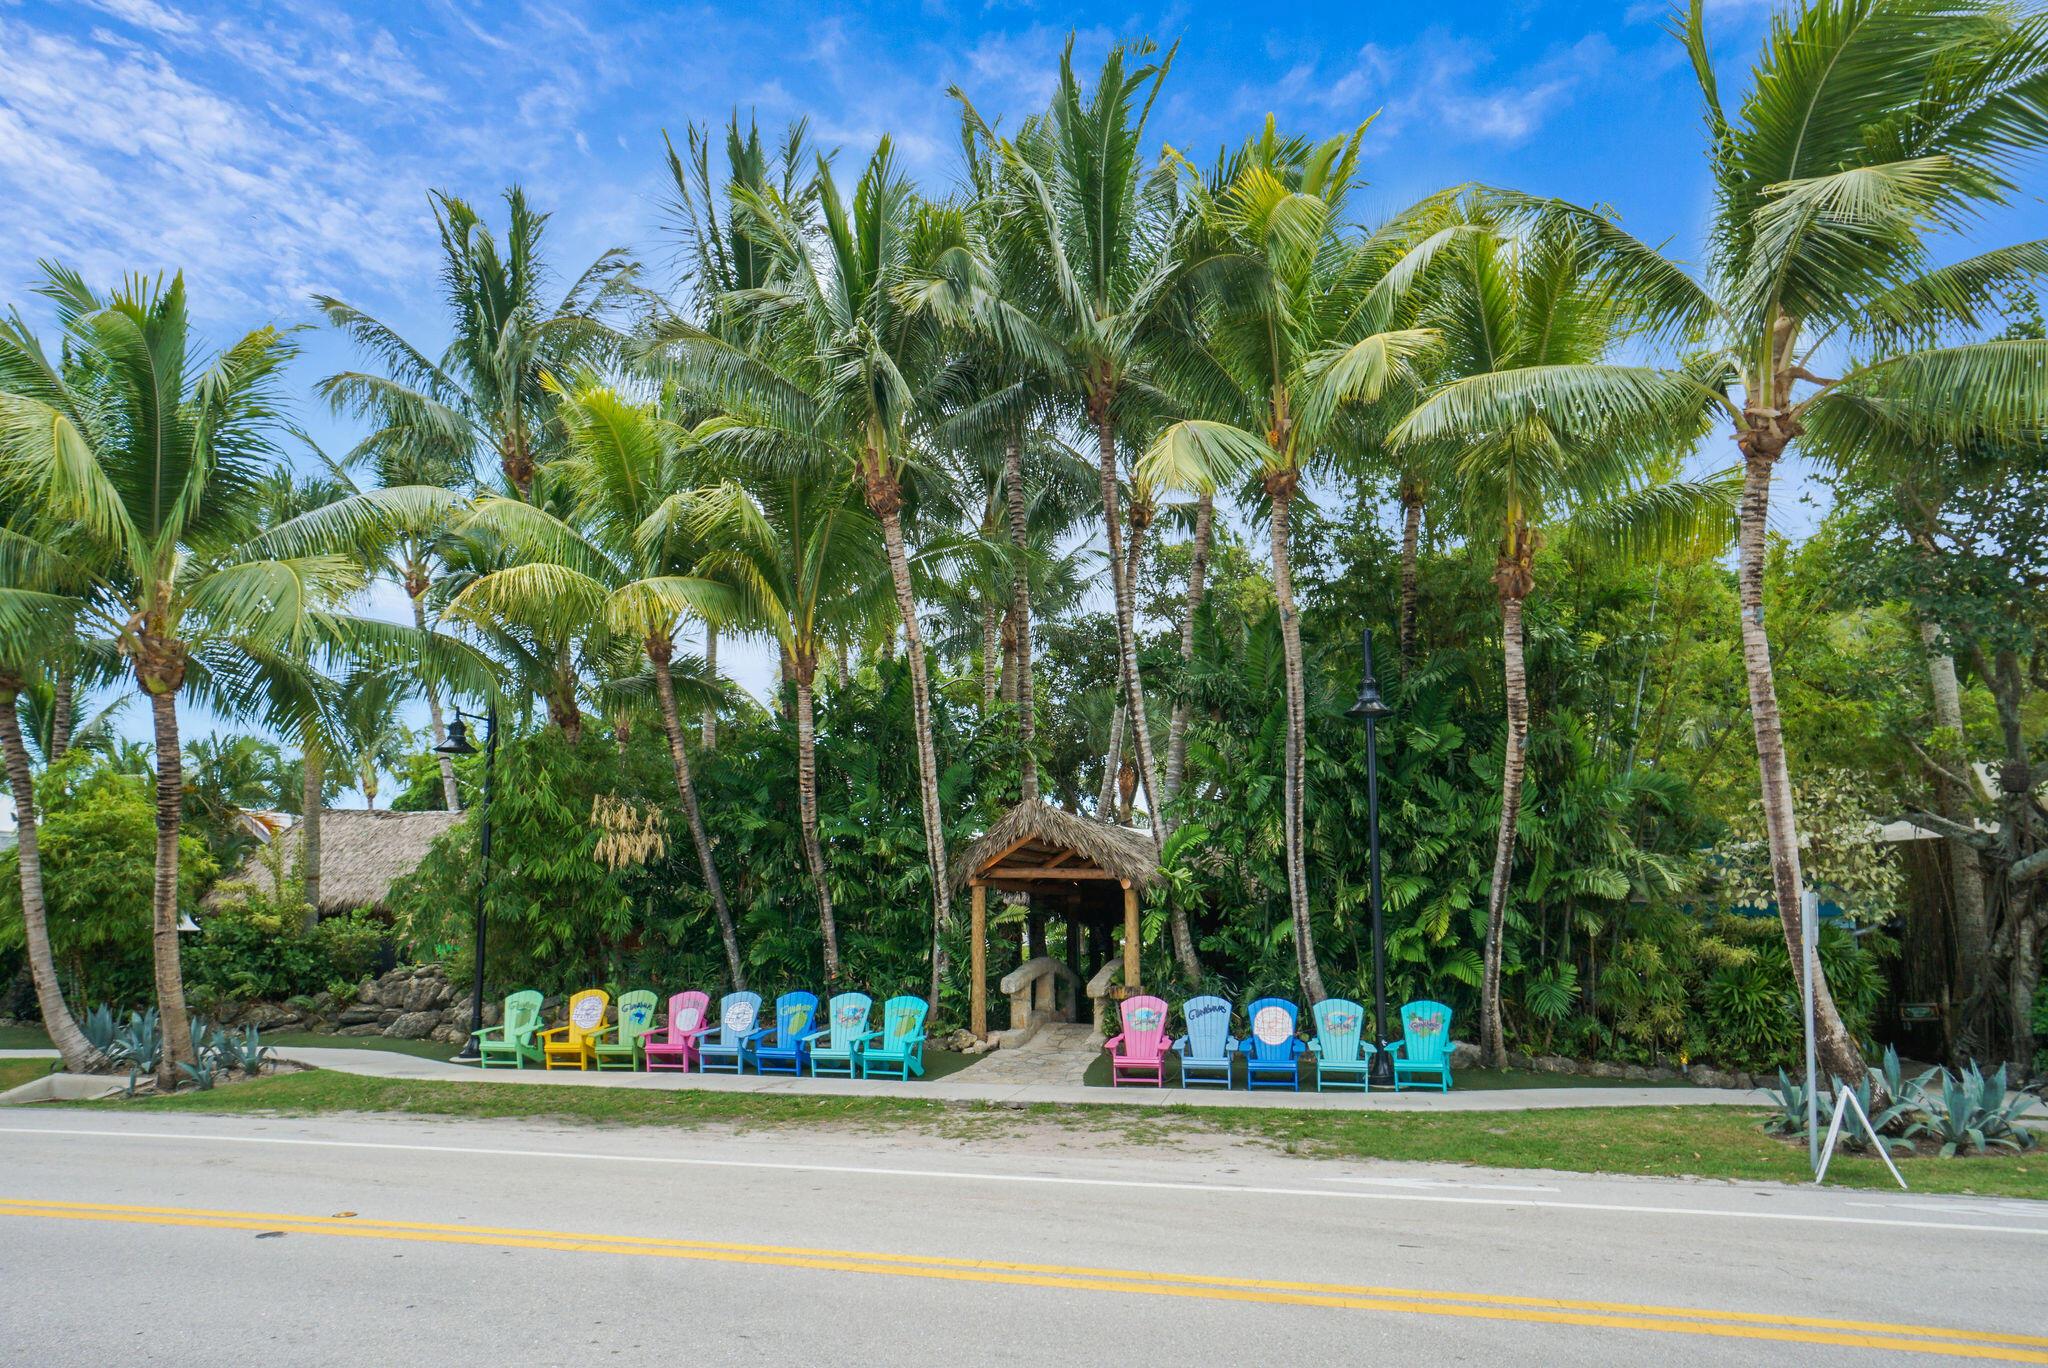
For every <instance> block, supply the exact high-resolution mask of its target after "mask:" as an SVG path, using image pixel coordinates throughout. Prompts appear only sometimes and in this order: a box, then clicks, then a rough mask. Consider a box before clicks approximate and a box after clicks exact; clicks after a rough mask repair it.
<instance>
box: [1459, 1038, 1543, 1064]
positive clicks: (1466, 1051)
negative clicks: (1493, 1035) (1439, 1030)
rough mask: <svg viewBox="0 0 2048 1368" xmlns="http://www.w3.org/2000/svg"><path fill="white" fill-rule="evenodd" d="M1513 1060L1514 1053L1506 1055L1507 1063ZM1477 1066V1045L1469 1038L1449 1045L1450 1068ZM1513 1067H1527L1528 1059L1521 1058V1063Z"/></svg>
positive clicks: (1512, 1062)
mask: <svg viewBox="0 0 2048 1368" xmlns="http://www.w3.org/2000/svg"><path fill="white" fill-rule="evenodd" d="M1514 1062H1515V1056H1514V1055H1512V1054H1511V1055H1509V1056H1508V1063H1510V1064H1514ZM1478 1067H1479V1047H1478V1046H1477V1045H1474V1044H1473V1043H1472V1042H1470V1041H1469V1040H1460V1041H1457V1042H1455V1043H1453V1044H1452V1046H1451V1068H1452V1069H1453V1070H1456V1069H1476V1068H1478ZM1515 1067H1517V1068H1527V1067H1528V1060H1527V1059H1526V1058H1525V1059H1523V1061H1522V1063H1521V1064H1518V1065H1515Z"/></svg>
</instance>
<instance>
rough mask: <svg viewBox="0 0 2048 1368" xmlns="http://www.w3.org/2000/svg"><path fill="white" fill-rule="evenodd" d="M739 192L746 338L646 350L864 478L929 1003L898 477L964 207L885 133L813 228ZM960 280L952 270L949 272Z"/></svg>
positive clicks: (937, 360)
mask: <svg viewBox="0 0 2048 1368" xmlns="http://www.w3.org/2000/svg"><path fill="white" fill-rule="evenodd" d="M734 195H735V198H736V201H737V203H738V205H739V206H740V210H741V215H742V224H741V227H742V230H743V231H744V233H745V234H746V236H747V237H748V238H749V239H750V240H751V241H752V242H753V243H754V244H755V245H757V246H758V247H760V248H761V250H763V251H764V252H765V253H766V254H767V255H768V257H769V258H770V262H771V265H770V269H769V272H768V283H767V284H765V285H763V286H760V287H758V288H755V289H751V290H745V291H741V292H739V293H737V294H735V295H729V296H727V297H726V300H727V303H728V304H729V305H730V306H732V307H734V308H736V309H740V310H742V311H743V315H744V318H745V321H746V323H747V324H748V325H749V327H750V328H751V334H750V335H748V336H743V337H742V339H741V340H740V341H734V340H733V339H732V338H731V337H728V336H722V335H720V334H719V333H718V332H714V331H711V330H708V329H705V328H703V327H699V326H696V325H694V324H688V323H683V322H681V321H678V320H671V321H668V322H666V323H663V324H661V325H660V326H659V327H657V329H656V330H655V343H656V345H657V347H659V348H660V349H661V350H662V351H664V352H665V353H666V355H667V357H668V360H669V362H670V363H671V364H672V365H673V366H674V367H675V368H676V374H677V375H678V378H679V379H681V380H682V382H683V383H684V384H685V386H686V387H687V388H688V389H690V390H691V391H692V392H694V393H697V394H701V395H704V396H707V397H710V398H712V399H713V400H714V401H715V402H717V403H718V404H720V405H721V406H723V407H726V408H729V409H735V410H738V411H739V412H740V413H742V414H744V415H746V416H745V417H744V418H743V419H742V421H741V422H740V423H739V424H737V425H736V426H734V427H732V428H729V429H728V430H729V431H731V432H733V433H734V437H733V438H732V440H740V438H739V436H738V434H739V432H740V430H741V429H742V428H748V427H751V428H753V429H755V430H756V432H757V433H758V436H759V440H760V441H761V442H763V443H765V444H767V445H770V446H774V447H780V448H783V449H786V450H799V451H805V452H832V453H835V454H836V456H837V458H838V459H840V460H842V461H844V462H845V463H846V464H848V465H849V466H850V467H851V468H852V469H853V470H854V471H855V473H856V474H857V476H858V478H859V480H860V486H861V490H862V494H863V497H864V498H865V499H866V501H867V505H868V508H869V511H870V512H872V513H873V514H874V516H875V519H876V521H877V522H878V523H879V525H880V527H881V531H882V545H883V550H884V553H885V555H886V558H887V563H888V568H889V579H890V585H891V587H892V589H893V590H894V593H895V598H896V610H897V617H898V620H899V621H900V622H901V624H902V628H903V639H904V646H905V654H906V657H907V659H908V664H909V666H910V680H911V705H912V711H913V715H914V730H915V733H916V743H917V758H918V777H919V791H920V807H921V809H922V816H923V821H924V835H925V851H926V859H927V861H928V862H929V865H930V869H931V879H932V977H931V985H930V993H929V997H930V1001H931V1004H932V1007H933V1009H934V1010H936V1008H937V1003H938V996H939V985H940V982H941V980H942V978H943V976H944V972H945V949H944V944H943V941H942V939H941V937H942V935H943V933H944V930H945V928H946V927H947V926H948V925H950V924H951V921H952V890H951V880H950V876H949V874H948V872H947V869H946V839H945V830H944V826H943V821H942V816H941V813H940V810H939V770H938V757H937V754H936V751H935V748H934V745H933V740H932V714H931V683H930V678H929V675H928V674H927V671H926V663H925V645H924V634H923V630H922V628H921V626H920V624H919V621H918V612H917V595H916V590H915V585H914V582H913V580H912V577H911V568H910V555H909V550H908V543H907V538H906V536H905V532H904V512H905V493H906V490H905V473H906V469H907V467H908V464H909V462H910V459H911V454H912V441H913V436H914V433H915V431H916V429H917V428H918V427H919V426H920V425H921V424H922V423H924V422H925V420H926V417H927V415H925V414H923V413H921V412H920V411H919V396H920V395H921V394H924V393H926V392H927V389H926V385H925V382H926V381H927V380H928V379H929V378H931V377H932V376H933V375H935V374H936V372H937V371H938V369H939V367H940V366H941V364H942V363H943V362H944V360H945V343H946V330H945V328H944V326H943V324H942V322H941V321H940V319H939V317H938V315H937V314H936V313H935V312H933V311H931V310H925V309H919V308H916V307H914V306H913V305H912V304H911V303H910V302H909V301H907V300H906V299H905V297H904V295H905V292H906V290H907V289H908V288H909V287H910V286H911V285H912V284H913V283H914V282H919V281H924V280H928V279H930V278H932V277H934V276H937V275H940V274H942V273H944V272H945V271H946V270H947V269H948V267H947V263H948V262H954V261H957V260H960V259H963V258H964V256H965V245H966V244H965V231H964V226H963V224H962V222H961V219H960V216H959V214H958V212H957V211H953V210H948V209H944V208H941V207H939V206H936V205H932V204H928V203H926V202H924V201H922V200H920V199H919V198H918V197H917V195H916V193H915V192H914V190H913V189H912V188H911V185H910V182H909V181H908V180H907V179H905V177H904V176H903V174H902V173H901V171H900V170H899V169H898V167H897V164H896V158H895V152H894V149H893V148H892V146H891V144H890V142H889V141H888V140H887V139H886V138H885V139H883V141H882V143H881V145H880V146H879V147H877V148H876V149H875V152H874V155H873V156H872V157H870V158H869V159H868V162H867V166H866V168H865V170H864V171H863V172H862V175H861V178H860V180H859V182H858V183H857V184H856V186H855V187H854V192H853V199H852V201H851V203H848V202H847V201H846V200H844V199H842V197H841V195H840V192H839V187H838V184H837V182H836V181H835V180H834V178H833V176H832V171H831V167H830V165H829V164H828V163H827V162H825V161H824V160H823V159H822V158H821V159H820V160H819V163H818V175H817V206H818V215H817V217H818V220H819V223H818V227H817V228H816V230H815V231H813V230H811V229H810V228H809V227H808V226H807V224H806V221H805V217H804V215H803V214H802V213H801V212H800V211H799V209H798V208H797V207H794V206H791V205H789V204H788V203H786V202H785V201H784V200H783V199H782V197H781V196H779V195H775V194H762V193H757V192H755V191H753V190H751V189H746V188H744V187H741V188H736V189H735V190H734ZM953 269H954V270H955V271H957V270H958V269H960V268H959V267H954V268H953Z"/></svg>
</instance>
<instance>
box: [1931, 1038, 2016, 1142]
mask: <svg viewBox="0 0 2048 1368" xmlns="http://www.w3.org/2000/svg"><path fill="white" fill-rule="evenodd" d="M2005 1081H2006V1080H2005V1066H2004V1065H2003V1064H2001V1065H1999V1066H1998V1072H1996V1073H1994V1074H1992V1075H1991V1077H1989V1078H1986V1077H1985V1076H1984V1074H1983V1072H1982V1070H1980V1069H1978V1067H1977V1065H1976V1063H1975V1062H1974V1061H1972V1062H1971V1064H1970V1067H1969V1068H1967V1069H1965V1070H1964V1071H1963V1073H1962V1075H1961V1076H1960V1077H1958V1076H1956V1075H1953V1074H1949V1073H1947V1072H1943V1074H1942V1076H1941V1095H1940V1097H1939V1098H1931V1099H1930V1101H1931V1103H1932V1104H1933V1105H1931V1106H1930V1107H1929V1108H1928V1122H1927V1129H1928V1130H1929V1131H1930V1132H1931V1133H1932V1134H1933V1135H1935V1136H1936V1137H1937V1138H1939V1139H1940V1141H1941V1154H1942V1157H1943V1158H1944V1159H1948V1158H1953V1157H1954V1156H1955V1155H1957V1154H1959V1153H1975V1154H1983V1153H1986V1152H1988V1151H1990V1150H1993V1149H2007V1150H2028V1149H2032V1148H2033V1147H2034V1146H2035V1144H2037V1143H2038V1142H2039V1140H2040V1136H2039V1135H2037V1134H2036V1133H2035V1132H2034V1131H2033V1130H2031V1129H2030V1128H2028V1127H2025V1126H2022V1125H2020V1124H2019V1118H2020V1116H2021V1114H2022V1113H2024V1112H2025V1111H2026V1110H2027V1108H2029V1107H2031V1106H2033V1105H2034V1103H2035V1102H2036V1101H2037V1100H2038V1099H2037V1098H2035V1097H2034V1096H2032V1095H2031V1094H2029V1093H2025V1092H2013V1093H2011V1094H2010V1095H2008V1094H2007V1092H2006V1086H2005Z"/></svg>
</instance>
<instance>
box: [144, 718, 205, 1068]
mask: <svg viewBox="0 0 2048 1368" xmlns="http://www.w3.org/2000/svg"><path fill="white" fill-rule="evenodd" d="M149 706H150V712H151V713H152V715H153V719H154V721H155V723H156V885H155V888H154V890H153V894H152V897H151V908H150V914H151V929H150V938H151V947H150V948H151V951H152V958H153V959H154V961H155V970H156V1005H157V1014H158V1015H159V1016H160V1017H161V1018H162V1020H163V1033H164V1049H163V1058H162V1060H161V1061H160V1062H159V1063H158V1065H157V1070H156V1085H157V1087H158V1088H160V1089H162V1090H163V1091H165V1092H169V1091H171V1090H172V1089H173V1088H175V1087H176V1086H177V1082H178V1066H179V1065H180V1064H190V1063H193V1062H194V1059H193V1054H192V1022H191V1019H190V1018H189V1017H187V1016H186V1014H185V977H184V971H183V969H182V968H181V966H180V965H179V959H178V832H179V828H180V827H181V826H182V824H183V822H184V803H185V771H184V763H183V759H182V757H181V756H180V755H179V753H178V697H177V695H176V694H175V693H171V692H168V691H167V692H163V693H151V694H150V696H149Z"/></svg>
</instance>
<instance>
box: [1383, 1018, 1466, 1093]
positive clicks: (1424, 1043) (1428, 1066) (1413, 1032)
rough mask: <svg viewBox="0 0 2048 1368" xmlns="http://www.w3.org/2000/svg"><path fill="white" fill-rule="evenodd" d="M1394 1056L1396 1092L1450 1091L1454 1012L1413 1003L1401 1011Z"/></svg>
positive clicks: (1392, 1047)
mask: <svg viewBox="0 0 2048 1368" xmlns="http://www.w3.org/2000/svg"><path fill="white" fill-rule="evenodd" d="M1387 1048H1388V1049H1389V1050H1392V1051H1393V1052H1394V1089H1395V1091H1396V1092H1398V1091H1400V1090H1401V1089H1402V1088H1434V1089H1436V1090H1437V1091H1438V1092H1449V1091H1450V1090H1451V1009H1450V1008H1448V1007H1446V1006H1444V1005H1443V1004H1442V1003H1441V1002H1430V1001H1427V1000H1424V1001H1422V1002H1411V1003H1409V1004H1408V1005H1407V1006H1406V1007H1403V1008H1402V1009H1401V1038H1400V1039H1399V1040H1396V1041H1394V1042H1393V1043H1391V1044H1390V1045H1388V1046H1387Z"/></svg>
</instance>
